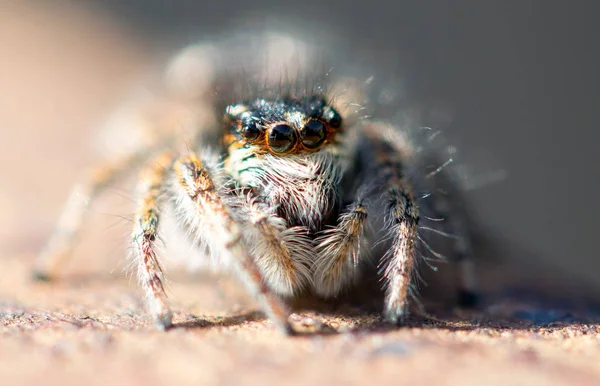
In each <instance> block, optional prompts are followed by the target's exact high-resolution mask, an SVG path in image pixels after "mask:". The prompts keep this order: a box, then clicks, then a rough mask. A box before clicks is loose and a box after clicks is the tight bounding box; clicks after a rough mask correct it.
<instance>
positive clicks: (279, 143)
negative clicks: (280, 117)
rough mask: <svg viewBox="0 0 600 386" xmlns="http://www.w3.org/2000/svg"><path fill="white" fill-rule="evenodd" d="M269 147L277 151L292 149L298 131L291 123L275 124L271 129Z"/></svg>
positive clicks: (282, 151)
mask: <svg viewBox="0 0 600 386" xmlns="http://www.w3.org/2000/svg"><path fill="white" fill-rule="evenodd" d="M268 141H269V147H270V148H271V149H272V150H273V151H274V152H276V153H284V152H286V151H288V150H290V149H291V148H292V147H293V146H294V143H295V142H296V133H295V132H294V129H292V128H291V127H290V126H289V125H284V124H280V125H275V126H273V127H272V128H271V130H270V131H269V138H268Z"/></svg>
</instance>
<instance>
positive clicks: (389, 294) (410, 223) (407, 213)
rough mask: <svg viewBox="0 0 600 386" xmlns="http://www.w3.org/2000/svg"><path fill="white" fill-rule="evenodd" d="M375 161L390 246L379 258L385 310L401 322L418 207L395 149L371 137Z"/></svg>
mask: <svg viewBox="0 0 600 386" xmlns="http://www.w3.org/2000/svg"><path fill="white" fill-rule="evenodd" d="M373 146H374V149H373V150H374V154H375V163H376V164H375V165H374V168H375V169H374V170H377V171H378V173H379V174H378V178H380V179H381V181H382V183H383V184H384V196H385V197H386V198H387V205H386V207H385V210H386V213H385V215H386V227H387V228H388V229H389V236H390V237H391V240H392V246H391V248H390V249H389V250H388V252H387V253H386V255H385V256H384V258H383V259H382V261H381V263H380V264H381V265H380V271H381V272H382V274H383V278H384V281H385V284H386V298H385V305H384V314H385V317H386V319H388V320H389V321H391V322H393V323H401V322H402V321H403V320H404V319H405V318H406V316H407V314H408V296H409V294H410V290H411V285H412V283H411V279H412V276H413V273H414V269H415V268H416V267H415V247H416V243H417V240H418V237H419V236H418V233H417V231H418V222H419V209H418V207H417V204H416V202H415V198H414V193H413V190H412V187H411V185H410V183H409V182H408V180H407V179H406V177H405V176H404V167H403V164H402V162H401V158H400V155H399V153H398V151H397V150H396V149H395V148H394V147H392V146H391V145H390V144H388V143H386V142H384V141H383V140H379V139H375V140H374V144H373Z"/></svg>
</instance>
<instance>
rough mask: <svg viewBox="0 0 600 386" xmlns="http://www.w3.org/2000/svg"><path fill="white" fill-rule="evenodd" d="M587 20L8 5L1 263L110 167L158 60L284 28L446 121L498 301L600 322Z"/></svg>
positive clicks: (401, 11)
mask: <svg viewBox="0 0 600 386" xmlns="http://www.w3.org/2000/svg"><path fill="white" fill-rule="evenodd" d="M595 4H596V3H595V2H593V1H583V0H580V1H576V2H569V4H568V5H567V3H566V2H547V1H526V0H522V1H516V0H514V1H490V0H486V1H477V0H470V1H467V0H461V1H449V0H445V1H444V0H429V1H416V0H415V1H397V2H392V1H389V0H388V1H380V0H369V1H364V2H358V1H353V2H352V3H351V4H350V2H347V1H335V0H321V1H312V0H304V1H297V2H281V1H255V2H242V1H220V2H210V3H209V2H202V1H192V0H180V1H171V2H165V1H160V0H145V1H142V0H140V1H136V0H130V1H127V2H122V1H116V0H103V1H101V2H98V1H84V0H81V1H78V2H72V1H58V0H46V1H41V0H38V1H35V0H29V1H10V0H0V58H1V60H0V133H1V135H2V137H1V138H2V140H1V141H0V160H2V162H1V163H0V175H1V176H2V183H1V184H0V253H1V257H0V258H5V257H8V256H10V255H13V256H14V255H15V254H19V255H21V254H23V253H25V254H26V255H27V256H26V257H25V258H26V259H32V258H33V255H34V253H35V252H36V251H37V250H38V249H39V248H40V247H41V245H42V243H43V241H44V240H45V238H46V237H47V236H48V235H49V232H50V231H51V229H52V226H53V224H54V221H55V220H56V217H57V216H58V213H59V211H60V208H61V205H62V203H63V202H64V200H65V199H66V198H67V196H68V192H69V190H70V188H71V186H72V184H73V183H74V182H75V181H77V180H78V179H79V178H80V177H81V173H82V171H83V170H84V168H85V167H86V166H88V165H90V164H92V163H93V162H94V161H95V160H98V159H99V157H100V156H102V155H103V154H101V152H98V149H97V146H96V140H97V136H98V132H99V128H100V127H101V124H102V122H103V120H104V119H105V118H106V117H107V115H108V114H109V113H110V112H111V111H113V110H114V109H115V108H116V107H118V106H119V104H120V103H121V102H122V101H123V99H124V98H126V97H127V96H128V95H129V94H130V92H131V90H132V89H133V88H135V87H138V86H139V84H140V82H141V81H142V80H144V79H147V78H149V77H151V74H155V73H156V72H157V71H158V69H160V66H161V64H164V61H165V60H166V58H168V57H169V56H170V55H171V54H173V53H174V52H176V51H177V50H179V49H180V48H182V47H183V46H185V45H187V44H190V43H195V42H197V41H201V40H204V39H207V38H209V37H210V36H214V35H218V34H221V33H223V32H226V31H233V30H235V29H237V28H247V27H254V28H262V27H264V28H272V27H273V26H284V27H291V28H293V29H296V30H300V31H302V32H303V33H306V34H309V35H311V36H313V39H317V40H318V37H319V36H320V34H322V35H323V36H327V37H328V39H333V41H334V42H335V44H336V45H337V47H336V48H335V49H336V51H338V50H339V51H341V52H345V53H346V55H348V57H350V58H356V60H359V61H360V62H363V63H369V65H370V66H371V67H370V69H369V71H371V72H372V74H373V75H374V76H375V77H376V78H377V77H381V78H384V79H385V78H386V77H390V76H391V77H394V78H399V79H402V85H403V91H402V92H403V93H405V94H406V96H407V99H409V100H410V101H411V104H415V105H421V106H429V105H431V106H444V109H446V111H448V112H449V115H448V116H449V117H450V118H449V119H447V120H446V121H445V122H444V124H443V127H440V129H442V130H443V131H444V133H445V135H446V136H447V137H448V138H449V141H450V142H451V143H453V144H455V145H456V147H457V148H458V149H459V151H460V157H461V162H463V163H464V164H465V165H466V166H467V167H468V168H469V167H471V168H472V169H473V170H476V173H474V175H478V176H479V177H480V178H476V179H475V180H473V181H472V182H474V185H478V186H477V187H476V188H475V189H471V190H469V191H468V192H467V193H466V199H467V202H468V204H469V208H470V209H471V210H472V214H473V217H474V222H475V223H476V224H477V231H478V232H477V233H478V235H479V236H480V237H481V240H479V242H478V257H479V258H480V260H481V262H482V264H481V265H480V268H479V270H480V274H481V276H482V277H483V278H485V279H484V280H483V281H484V283H485V284H486V285H487V286H488V287H490V289H497V290H503V291H504V290H506V288H512V289H517V290H528V291H531V293H536V294H539V295H543V296H547V297H549V298H553V299H560V300H567V301H569V302H571V303H576V304H584V303H590V302H591V303H596V304H599V303H598V302H599V301H600V259H599V258H598V247H597V240H596V237H597V236H596V233H597V231H598V230H599V229H600V219H599V216H598V209H599V207H600V204H599V202H600V201H598V200H597V197H600V183H599V178H600V168H599V167H598V165H597V163H598V160H600V157H599V155H598V151H597V150H596V148H597V142H596V141H595V137H594V134H593V132H594V131H595V129H596V126H597V122H598V121H599V118H600V108H599V102H600V87H599V86H600V84H599V82H598V78H599V77H598V68H600V59H599V56H598V41H597V38H598V36H599V35H598V32H600V31H599V29H598V27H597V26H596V25H595V24H597V23H596V19H597V17H596V13H595V12H594V8H597V7H594V5H595ZM328 41H330V40H328ZM426 123H427V122H423V124H426ZM498 171H501V172H502V173H503V174H504V175H505V176H506V177H505V178H504V179H502V180H496V179H494V178H491V180H494V181H493V182H491V183H485V180H486V173H490V175H493V174H494V173H495V172H498ZM482 181H483V183H480V182H482ZM113 193H115V195H118V194H116V193H119V192H118V191H116V192H113ZM123 195H126V193H123ZM124 201H125V202H126V201H127V200H124ZM124 205H125V204H124ZM125 206H126V205H125ZM94 213H95V217H97V218H100V220H101V221H100V222H102V221H104V224H103V225H95V226H91V230H88V233H89V234H88V235H87V236H85V237H88V239H89V238H90V237H91V238H92V239H94V238H95V239H96V240H97V241H98V240H104V241H106V240H108V239H110V238H111V237H113V236H114V237H118V238H119V240H121V239H124V238H126V237H127V233H126V232H125V233H123V230H122V229H127V223H125V228H122V229H120V230H115V229H113V228H111V226H110V224H112V223H114V222H115V213H118V214H119V215H123V216H126V215H127V211H126V210H125V211H124V212H120V211H119V209H115V207H114V206H108V205H105V206H104V207H102V205H100V207H99V209H95V210H94ZM102 213H110V214H112V216H108V217H109V218H108V219H107V218H103V215H102ZM104 217H106V216H104ZM107 234H108V235H107ZM109 235H113V236H109ZM86 243H87V241H86ZM107 244H110V243H106V242H104V243H96V244H94V245H95V246H96V247H94V248H90V247H88V250H87V252H88V257H89V259H87V262H88V263H89V264H90V265H91V266H92V267H93V266H96V267H104V268H103V269H104V270H105V269H106V266H110V267H112V266H111V265H110V263H107V260H110V258H106V256H108V255H111V252H114V246H108V245H107ZM82 248H86V247H85V246H82ZM112 255H114V253H112ZM93 257H98V258H93ZM112 259H113V260H114V259H117V260H118V259H120V258H116V257H113V258H112ZM91 269H95V268H91ZM100 269H102V268H100ZM111 269H112V268H111ZM95 270H96V269H95ZM96 271H97V270H96Z"/></svg>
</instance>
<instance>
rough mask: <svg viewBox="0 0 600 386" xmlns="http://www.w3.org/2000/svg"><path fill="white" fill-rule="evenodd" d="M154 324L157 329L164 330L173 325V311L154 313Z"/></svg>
mask: <svg viewBox="0 0 600 386" xmlns="http://www.w3.org/2000/svg"><path fill="white" fill-rule="evenodd" d="M154 326H155V327H156V329H157V330H160V331H166V330H168V329H169V328H171V327H172V326H173V313H172V312H171V311H170V310H166V311H163V312H160V313H158V314H155V315H154Z"/></svg>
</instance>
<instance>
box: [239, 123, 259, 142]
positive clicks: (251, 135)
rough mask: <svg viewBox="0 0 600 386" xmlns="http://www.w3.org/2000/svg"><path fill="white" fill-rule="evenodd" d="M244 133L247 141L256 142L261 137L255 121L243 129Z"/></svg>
mask: <svg viewBox="0 0 600 386" xmlns="http://www.w3.org/2000/svg"><path fill="white" fill-rule="evenodd" d="M242 133H243V134H244V137H245V138H246V139H249V140H254V139H257V138H258V136H259V135H260V129H259V128H258V125H257V124H256V122H254V121H253V122H250V123H249V124H247V125H245V126H244V127H243V129H242Z"/></svg>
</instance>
